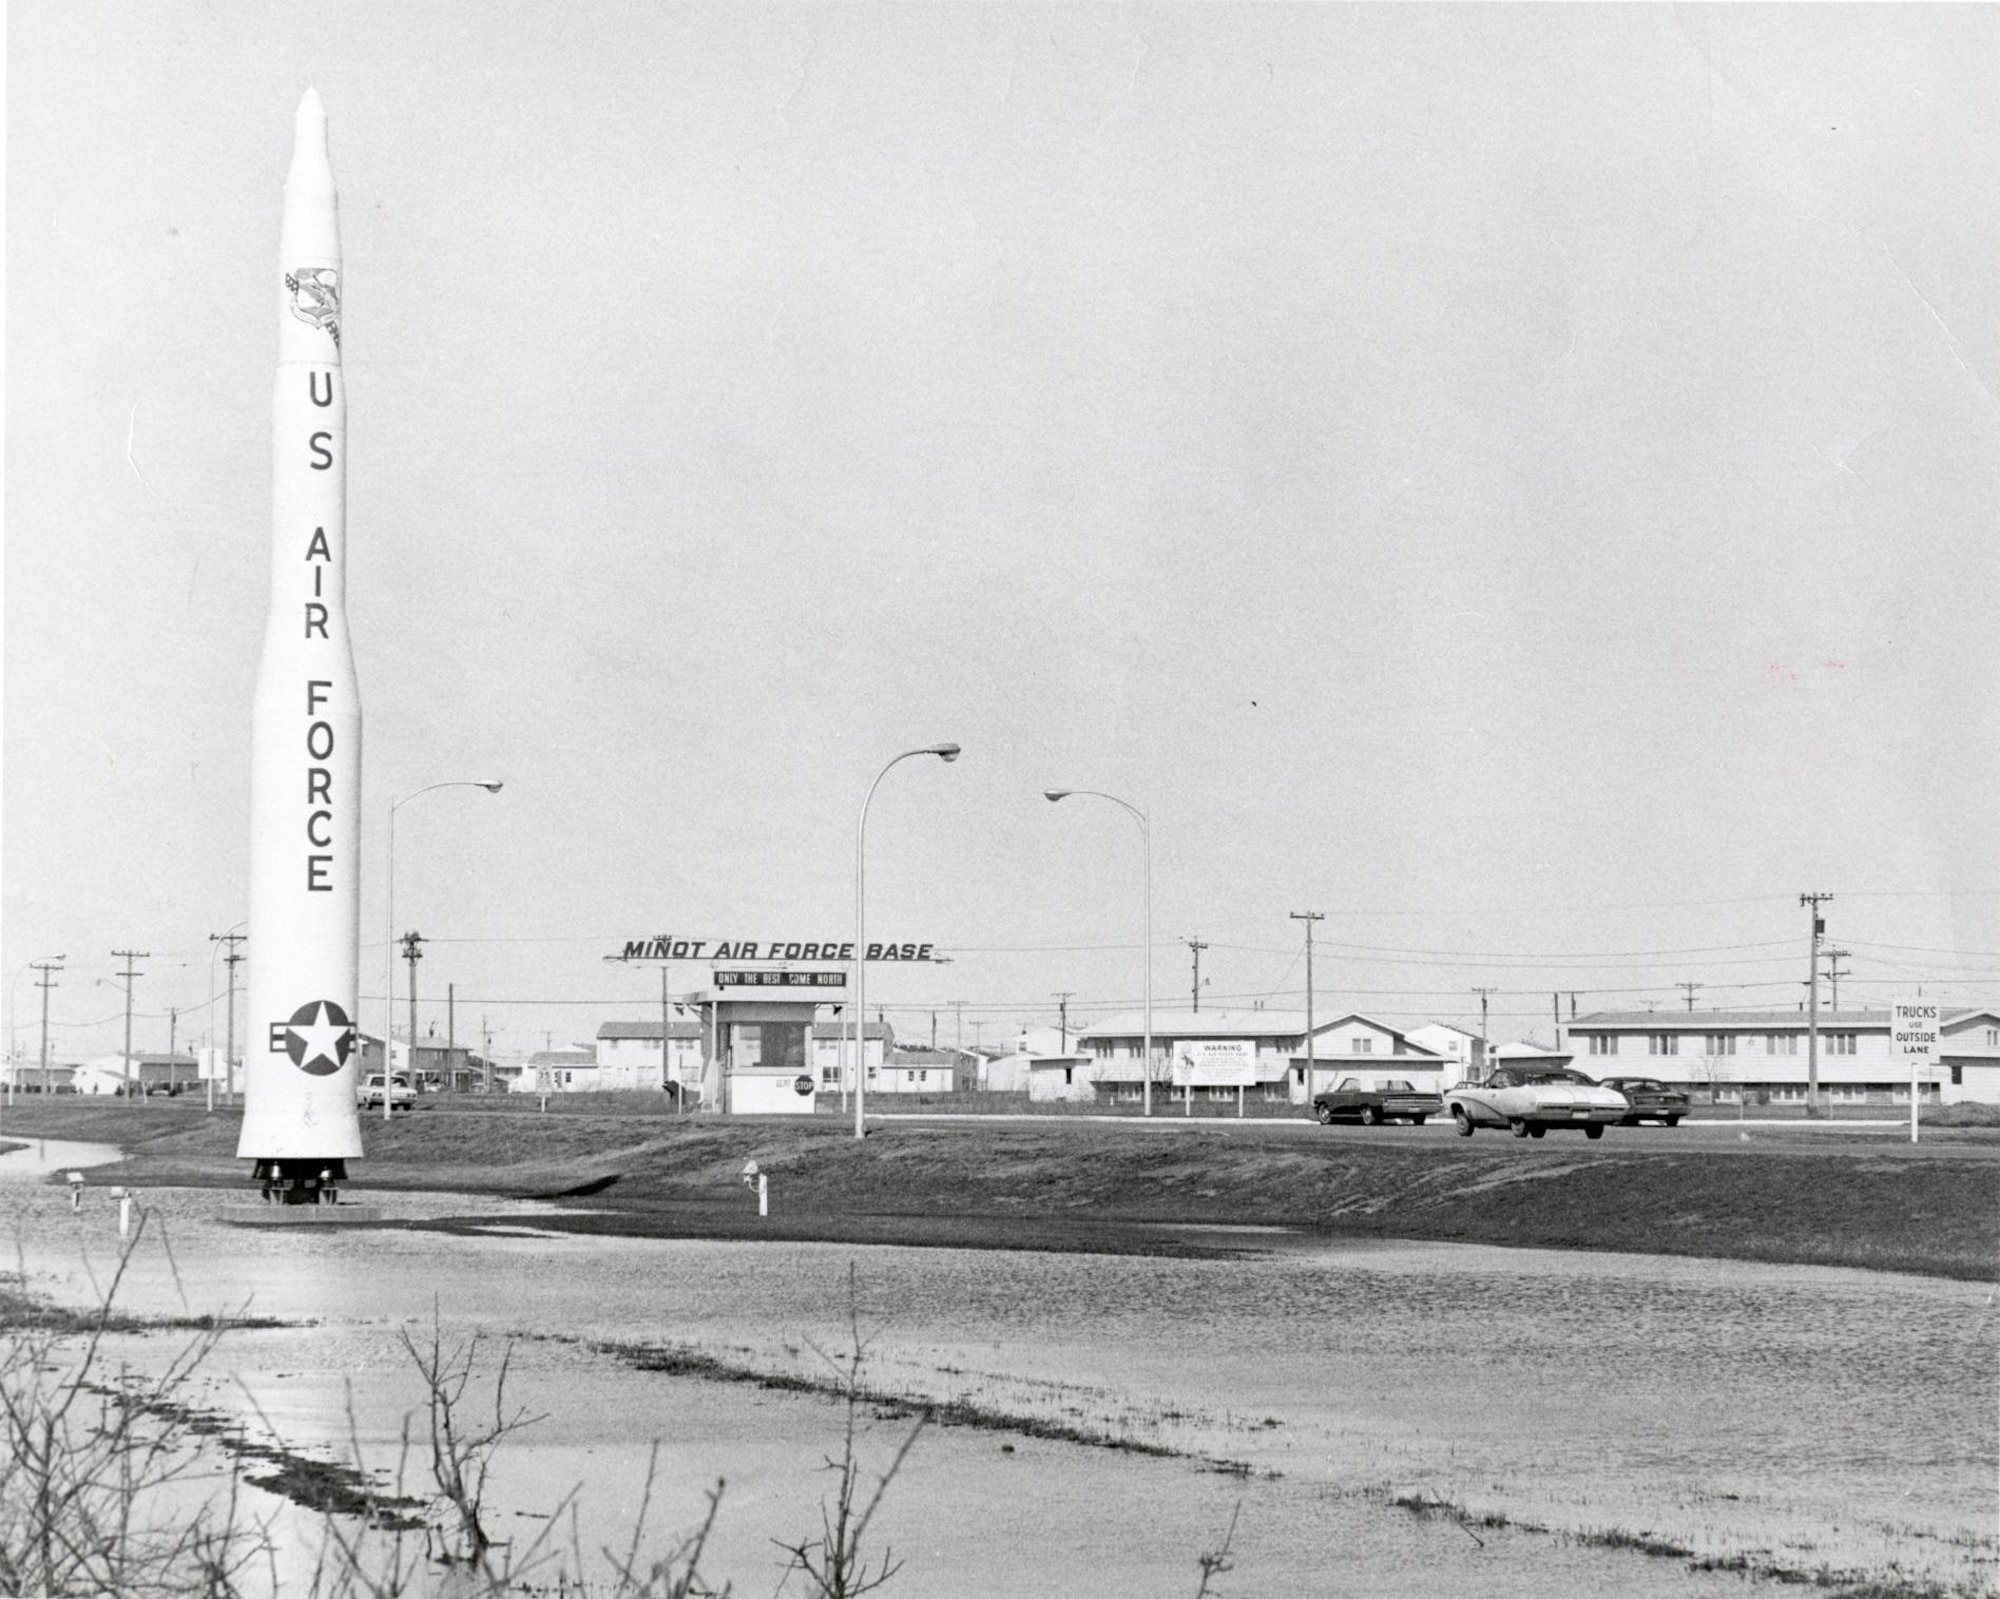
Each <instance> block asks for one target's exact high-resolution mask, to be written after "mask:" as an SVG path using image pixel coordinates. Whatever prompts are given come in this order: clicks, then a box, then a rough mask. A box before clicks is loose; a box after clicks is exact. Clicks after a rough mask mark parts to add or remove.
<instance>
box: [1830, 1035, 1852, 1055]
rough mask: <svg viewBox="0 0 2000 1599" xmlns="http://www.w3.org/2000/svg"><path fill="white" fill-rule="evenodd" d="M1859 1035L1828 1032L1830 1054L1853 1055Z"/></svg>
mask: <svg viewBox="0 0 2000 1599" xmlns="http://www.w3.org/2000/svg"><path fill="white" fill-rule="evenodd" d="M1859 1036H1860V1035H1859V1034H1856V1033H1828V1034H1827V1035H1826V1052H1827V1053H1828V1054H1829V1055H1852V1054H1853V1053H1854V1043H1855V1040H1856V1038H1858V1037H1859Z"/></svg>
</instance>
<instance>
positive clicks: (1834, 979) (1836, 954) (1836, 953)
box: [1819, 949, 1853, 1010]
mask: <svg viewBox="0 0 2000 1599" xmlns="http://www.w3.org/2000/svg"><path fill="white" fill-rule="evenodd" d="M1851 953H1853V952H1852V951H1851V950H1845V949H1823V950H1821V951H1820V952H1819V954H1820V959H1821V960H1823V961H1825V962H1826V980H1827V981H1828V982H1829V983H1831V984H1832V985H1833V1008H1834V1009H1835V1010H1839V1009H1840V980H1841V978H1843V977H1845V976H1846V975H1847V973H1846V972H1844V971H1842V970H1841V969H1840V963H1841V961H1843V960H1844V959H1846V958H1847V956H1848V955H1850V954H1851Z"/></svg>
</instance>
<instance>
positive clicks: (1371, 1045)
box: [1354, 1038, 1375, 1055]
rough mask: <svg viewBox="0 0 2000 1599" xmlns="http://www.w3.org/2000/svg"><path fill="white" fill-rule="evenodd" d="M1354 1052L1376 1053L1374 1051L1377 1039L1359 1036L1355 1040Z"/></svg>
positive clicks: (1361, 1053)
mask: <svg viewBox="0 0 2000 1599" xmlns="http://www.w3.org/2000/svg"><path fill="white" fill-rule="evenodd" d="M1354 1053H1355V1054H1357V1055H1372V1054H1374V1053H1375V1040H1374V1039H1372V1038H1357V1039H1355V1040H1354Z"/></svg>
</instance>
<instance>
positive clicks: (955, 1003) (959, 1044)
mask: <svg viewBox="0 0 2000 1599" xmlns="http://www.w3.org/2000/svg"><path fill="white" fill-rule="evenodd" d="M947 1003H948V1004H949V1005H950V1006H951V1018H952V1021H951V1025H952V1033H951V1047H952V1048H953V1049H963V1048H964V1047H965V1001H964V1000H962V999H954V1000H949V1001H947ZM864 1053H865V1051H864Z"/></svg>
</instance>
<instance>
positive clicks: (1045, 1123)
mask: <svg viewBox="0 0 2000 1599" xmlns="http://www.w3.org/2000/svg"><path fill="white" fill-rule="evenodd" d="M868 1120H869V1121H870V1122H871V1123H890V1122H908V1123H921V1124H923V1125H924V1126H927V1127H933V1128H948V1129H952V1130H955V1131H963V1132H972V1131H975V1130H977V1128H979V1127H980V1126H981V1125H982V1124H984V1123H988V1122H998V1123H1005V1124H1007V1125H1010V1126H1035V1127H1043V1128H1048V1129H1050V1130H1051V1131H1053V1130H1055V1129H1066V1128H1126V1129H1129V1130H1130V1131H1131V1132H1133V1133H1135V1134H1140V1135H1143V1134H1147V1133H1151V1134H1156V1135H1162V1136H1164V1135H1171V1134H1174V1133H1204V1132H1205V1133H1208V1134H1211V1135H1214V1134H1228V1133H1230V1132H1232V1131H1242V1132H1255V1133H1257V1134H1258V1135H1260V1136H1275V1137H1289V1136H1297V1137H1314V1138H1337V1139H1351V1140H1361V1141H1365V1142H1368V1143H1386V1144H1408V1143H1410V1142H1411V1141H1413V1140H1429V1141H1433V1142H1434V1141H1436V1140H1439V1139H1445V1140H1449V1141H1451V1142H1452V1143H1454V1144H1456V1143H1458V1142H1459V1141H1460V1140H1459V1134H1458V1130H1457V1129H1456V1128H1455V1127H1454V1126H1453V1125H1452V1124H1451V1122H1450V1121H1449V1120H1434V1121H1430V1122H1427V1123H1426V1124H1425V1125H1424V1126H1422V1127H1409V1126H1397V1125H1391V1126H1385V1127H1363V1126H1361V1125H1359V1124H1358V1123H1345V1122H1343V1123H1338V1124H1336V1125H1334V1126H1332V1127H1322V1126H1320V1124H1319V1123H1318V1122H1317V1121H1315V1120H1313V1119H1312V1118H1311V1117H1310V1116H1306V1115H1304V1114H1303V1113H1299V1112H1294V1113H1292V1114H1290V1115H1285V1116H1241V1117H1238V1116H1212V1115H1210V1116H1183V1115H1181V1114H1180V1113H1179V1111H1178V1110H1174V1111H1156V1112H1155V1113H1154V1114H1153V1115H1152V1116H1150V1117H1145V1116H1082V1115H1079V1116H1063V1115H1040V1116H1038V1115H1013V1114H999V1115H987V1114H968V1113H963V1112H952V1111H901V1110H896V1111H882V1112H876V1111H872V1110H871V1111H870V1112H869V1113H868ZM1472 1141H1473V1142H1477V1143H1480V1144H1487V1143H1511V1142H1513V1140H1511V1139H1509V1138H1508V1136H1507V1134H1506V1133H1505V1132H1504V1131H1502V1130H1499V1129H1494V1128H1481V1129H1480V1130H1479V1132H1478V1133H1476V1134H1475V1135H1474V1138H1473V1140H1472ZM1571 1144H1575V1145H1577V1146H1579V1147H1586V1146H1585V1145H1584V1140H1583V1139H1582V1138H1581V1137H1578V1138H1574V1139H1572V1138H1570V1137H1568V1136H1567V1135H1566V1130H1565V1129H1561V1128H1557V1129H1552V1130H1551V1132H1550V1135H1549V1136H1548V1137H1547V1138H1544V1139H1538V1140H1535V1141H1534V1145H1533V1147H1535V1148H1541V1149H1567V1148H1569V1147H1570V1145H1571ZM1587 1147H1588V1148H1590V1149H1591V1150H1592V1151H1593V1152H1595V1153H1603V1154H1609V1153H1611V1152H1612V1151H1613V1150H1614V1149H1615V1150H1619V1151H1624V1152H1629V1151H1632V1150H1645V1151H1649V1152H1656V1153H1661V1154H1666V1153H1677V1152H1687V1151H1692V1150H1700V1151H1702V1152H1704V1153H1718V1154H1719V1153H1761V1154H1769V1153H1771V1151H1772V1150H1773V1149H1774V1148H1784V1149H1791V1150H1798V1151H1809V1152H1815V1153H1825V1154H1837V1153H1847V1154H1851V1153H1854V1152H1855V1151H1856V1150H1857V1149H1867V1150H1870V1151H1879V1152H1880V1153H1883V1154H1887V1153H1889V1152H1890V1151H1891V1149H1894V1150H1896V1151H1897V1152H1899V1153H1903V1154H1908V1155H1914V1156H1916V1157H1918V1158H1919V1159H1929V1158H1949V1159H1961V1160H1962V1159H1968V1158H1969V1159H1975V1160H2000V1128H1933V1129H1930V1130H1928V1131H1926V1132H1924V1133H1923V1135H1922V1138H1921V1141H1920V1142H1918V1143H1916V1144H1914V1145H1913V1144H1911V1143H1910V1123H1909V1119H1908V1118H1907V1117H1905V1118H1903V1119H1902V1120H1900V1121H1892V1120H1877V1121H1858V1120H1857V1121H1846V1120H1828V1121H1806V1120H1803V1119H1793V1118H1789V1117H1776V1116H1772V1117H1756V1116H1750V1117H1745V1118H1743V1119H1742V1120H1740V1121H1739V1120H1737V1119H1736V1118H1735V1117H1733V1116H1730V1117H1696V1118H1694V1119H1692V1120H1688V1121H1684V1122H1682V1123H1681V1124H1680V1125H1679V1126H1678V1127H1660V1126H1657V1125H1653V1124H1650V1123H1649V1124H1647V1125H1645V1126H1641V1127H1612V1128H1608V1129H1606V1131H1605V1136H1604V1137H1603V1139H1601V1140H1599V1141H1596V1142H1593V1143H1591V1144H1589V1145H1588V1146H1587Z"/></svg>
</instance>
